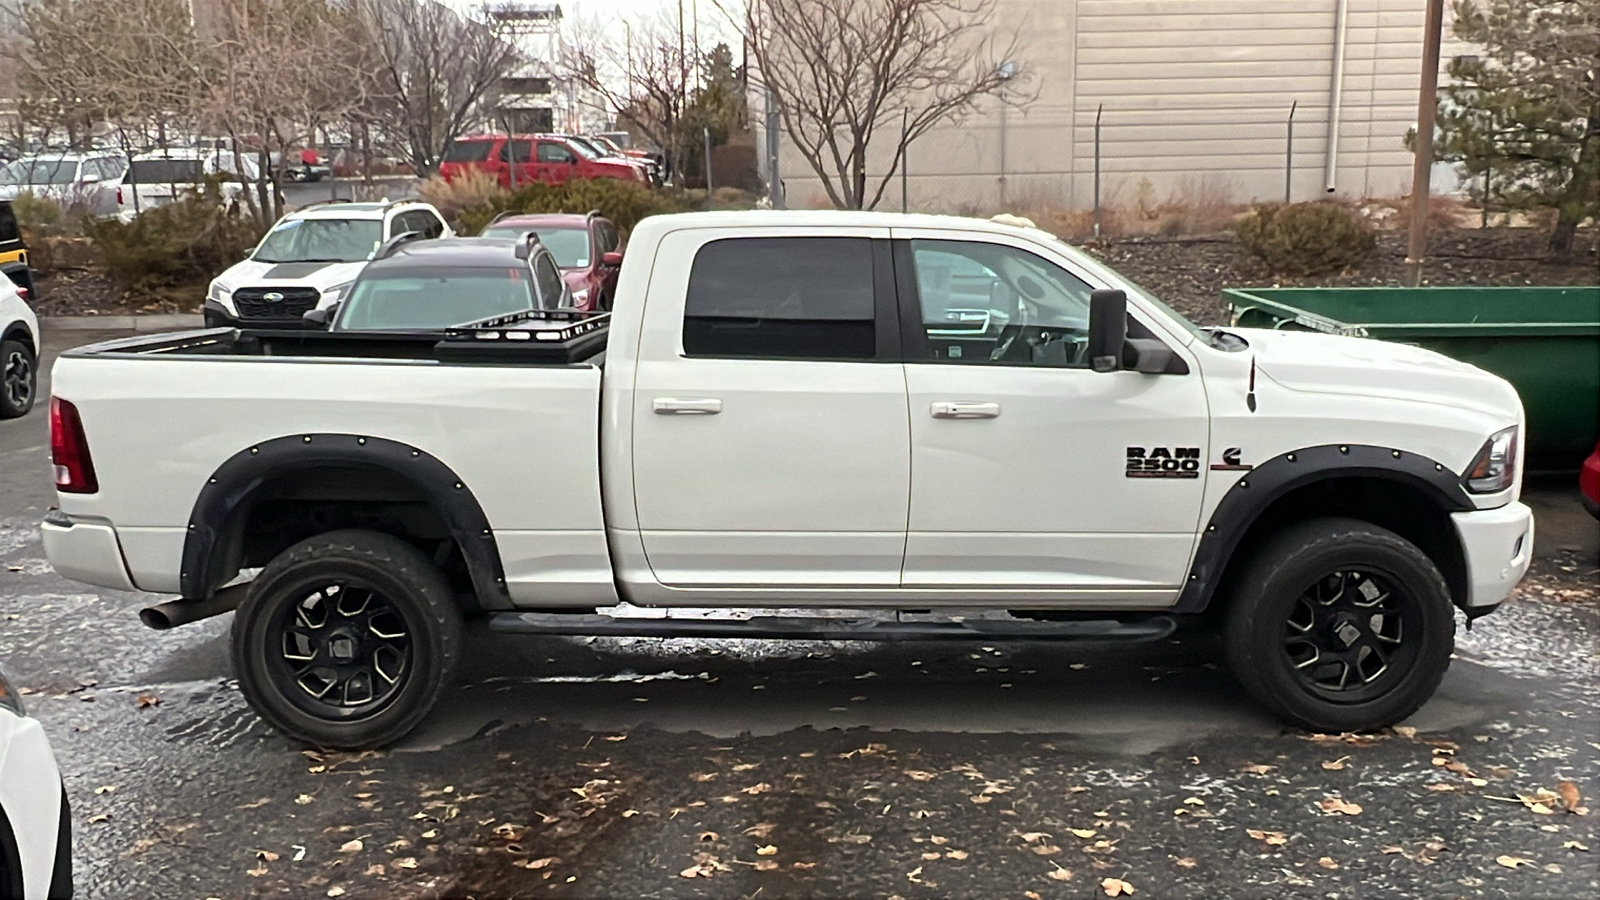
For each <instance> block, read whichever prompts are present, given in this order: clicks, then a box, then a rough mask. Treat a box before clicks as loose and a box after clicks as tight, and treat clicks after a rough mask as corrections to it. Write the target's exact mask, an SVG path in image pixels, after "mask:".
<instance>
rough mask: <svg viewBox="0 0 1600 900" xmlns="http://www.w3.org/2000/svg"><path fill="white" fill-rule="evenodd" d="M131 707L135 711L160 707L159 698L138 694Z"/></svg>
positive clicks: (153, 695)
mask: <svg viewBox="0 0 1600 900" xmlns="http://www.w3.org/2000/svg"><path fill="white" fill-rule="evenodd" d="M133 705H134V708H136V709H149V708H150V707H152V706H160V705H161V698H160V697H157V696H156V695H155V694H140V695H139V696H137V697H135V698H133Z"/></svg>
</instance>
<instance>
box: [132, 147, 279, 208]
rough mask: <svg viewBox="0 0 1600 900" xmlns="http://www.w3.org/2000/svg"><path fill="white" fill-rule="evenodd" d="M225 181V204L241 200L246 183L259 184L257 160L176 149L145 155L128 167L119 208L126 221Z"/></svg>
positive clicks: (223, 194)
mask: <svg viewBox="0 0 1600 900" xmlns="http://www.w3.org/2000/svg"><path fill="white" fill-rule="evenodd" d="M218 176H220V177H221V178H222V183H221V192H222V199H223V201H224V203H226V202H228V201H233V200H237V199H239V198H240V197H241V196H242V195H243V194H244V192H245V189H246V184H245V183H246V182H251V181H256V180H257V179H258V178H259V177H260V172H259V170H258V169H257V167H256V163H255V160H254V159H251V158H250V157H248V156H243V155H238V156H236V155H235V154H233V153H231V152H229V151H226V150H215V149H209V148H206V149H202V148H194V147H174V148H170V149H167V150H152V151H151V152H149V153H141V154H139V155H138V156H135V157H134V158H133V159H132V161H130V162H129V163H128V174H127V176H126V177H125V178H124V180H123V186H122V188H121V189H120V190H118V191H117V206H118V210H119V215H120V216H121V217H122V218H123V219H131V218H133V217H134V216H137V215H138V214H139V213H141V212H144V211H145V210H148V209H154V208H155V207H157V206H165V205H166V204H168V203H171V202H172V201H173V200H175V199H177V198H178V197H181V196H183V195H184V194H187V193H193V192H197V191H200V190H202V186H203V185H204V184H205V180H206V179H207V178H214V177H218Z"/></svg>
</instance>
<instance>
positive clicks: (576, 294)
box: [572, 288, 589, 304]
mask: <svg viewBox="0 0 1600 900" xmlns="http://www.w3.org/2000/svg"><path fill="white" fill-rule="evenodd" d="M588 299H589V289H588V288H579V289H578V290H575V291H573V292H572V302H573V303H575V304H576V303H583V302H586V301H587V300H588Z"/></svg>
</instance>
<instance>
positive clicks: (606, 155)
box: [550, 134, 656, 184]
mask: <svg viewBox="0 0 1600 900" xmlns="http://www.w3.org/2000/svg"><path fill="white" fill-rule="evenodd" d="M550 137H554V138H559V139H561V140H563V141H566V142H567V143H568V144H571V145H572V148H573V149H574V150H576V151H577V152H578V153H579V154H580V155H582V156H584V157H586V158H588V159H596V160H598V159H604V160H608V161H613V162H615V161H618V160H620V161H622V162H625V163H627V164H628V165H631V166H634V167H635V168H637V169H638V170H639V172H640V174H642V175H643V176H644V181H645V183H647V184H655V183H656V179H655V174H654V172H655V166H654V165H653V164H652V163H651V162H650V160H648V159H644V158H642V157H639V156H634V155H632V154H628V153H618V152H616V151H614V150H612V149H611V147H610V146H608V145H606V144H605V143H603V142H601V141H597V140H594V139H593V138H589V137H585V136H583V135H578V134H554V135H550Z"/></svg>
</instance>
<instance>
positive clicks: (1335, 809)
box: [1317, 797, 1361, 816]
mask: <svg viewBox="0 0 1600 900" xmlns="http://www.w3.org/2000/svg"><path fill="white" fill-rule="evenodd" d="M1317 806H1319V807H1321V809H1322V811H1323V812H1324V813H1327V814H1329V815H1333V814H1335V813H1344V814H1345V815H1347V816H1359V815H1361V806H1360V805H1359V804H1356V803H1351V802H1349V801H1348V800H1344V799H1342V798H1339V797H1324V798H1323V799H1322V802H1320V803H1318V804H1317Z"/></svg>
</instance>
